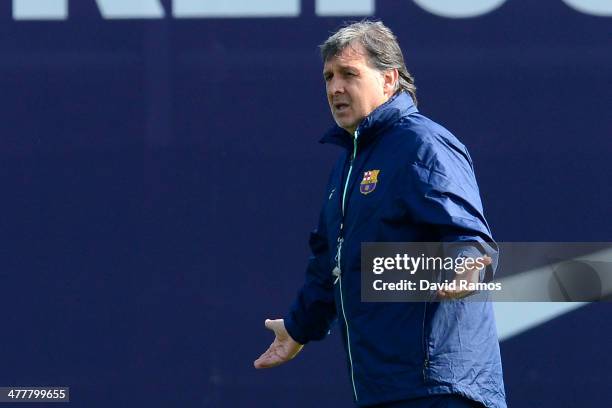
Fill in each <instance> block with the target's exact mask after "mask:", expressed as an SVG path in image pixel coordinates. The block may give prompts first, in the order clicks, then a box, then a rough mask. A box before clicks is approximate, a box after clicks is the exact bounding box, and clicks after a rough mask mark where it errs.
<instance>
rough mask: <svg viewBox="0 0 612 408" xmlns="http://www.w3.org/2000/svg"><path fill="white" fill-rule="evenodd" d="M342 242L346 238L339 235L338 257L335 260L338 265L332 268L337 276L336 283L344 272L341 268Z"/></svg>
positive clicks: (333, 273)
mask: <svg viewBox="0 0 612 408" xmlns="http://www.w3.org/2000/svg"><path fill="white" fill-rule="evenodd" d="M341 228H342V227H341ZM342 242H344V238H342V237H341V236H339V237H338V248H337V250H336V257H335V258H334V260H335V261H336V266H335V267H334V269H333V270H332V275H334V276H335V277H336V280H334V285H335V284H336V283H338V280H339V279H340V274H342V270H341V269H340V256H341V253H340V251H342Z"/></svg>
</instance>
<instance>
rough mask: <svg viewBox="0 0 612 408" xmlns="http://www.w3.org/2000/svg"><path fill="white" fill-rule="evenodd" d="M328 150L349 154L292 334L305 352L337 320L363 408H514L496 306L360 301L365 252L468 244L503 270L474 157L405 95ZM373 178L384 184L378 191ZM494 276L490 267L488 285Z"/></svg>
mask: <svg viewBox="0 0 612 408" xmlns="http://www.w3.org/2000/svg"><path fill="white" fill-rule="evenodd" d="M322 142H323V143H334V144H337V145H340V146H342V147H345V148H346V152H345V153H344V154H343V155H342V156H341V157H340V160H339V161H338V163H337V164H336V166H335V167H334V169H333V171H332V173H331V176H330V179H329V183H328V187H327V191H326V194H325V202H324V204H323V209H322V211H321V215H320V220H319V225H318V228H317V230H315V231H314V232H313V233H312V234H311V238H310V246H311V249H312V253H313V256H312V257H311V258H310V260H309V263H308V268H307V272H306V282H305V284H304V286H303V287H302V288H301V290H300V291H299V293H298V296H297V299H296V301H295V303H294V304H293V306H292V307H291V310H290V312H289V314H288V315H287V316H286V317H285V325H286V327H287V330H288V332H289V334H290V335H291V336H292V337H293V338H294V339H295V340H296V341H298V342H300V343H302V344H305V343H307V342H308V341H311V340H320V339H322V338H323V337H325V336H326V334H327V333H328V332H329V329H330V326H331V325H332V323H333V322H334V321H335V320H336V319H337V320H338V323H339V326H340V330H341V332H342V336H343V343H344V347H345V350H346V352H347V363H348V369H349V375H350V380H351V385H352V389H353V393H354V395H353V396H354V399H355V401H356V402H357V404H358V405H359V406H367V405H370V404H376V403H382V402H386V401H394V400H402V399H410V398H418V397H423V396H427V395H434V394H448V393H457V394H461V395H464V396H466V397H468V398H470V399H472V400H475V401H479V402H481V403H483V404H484V405H485V406H487V407H495V408H505V407H506V402H505V393H504V385H503V378H502V367H501V360H500V354H499V343H498V340H497V332H496V328H495V320H494V316H493V311H492V307H491V304H490V302H470V301H465V300H453V301H445V302H421V303H417V302H413V303H382V302H380V303H366V302H361V300H360V295H361V286H360V285H361V275H360V251H361V243H362V242H470V244H469V245H468V244H466V250H471V249H467V248H470V247H471V248H472V249H473V247H474V246H475V247H480V248H482V252H487V253H488V254H489V255H491V254H492V255H493V257H494V259H496V248H497V246H496V244H495V243H494V241H493V239H492V237H491V232H490V230H489V227H488V225H487V222H486V220H485V218H484V215H483V209H482V204H481V201H480V195H479V192H478V186H477V184H476V179H475V177H474V171H473V166H472V160H471V158H470V156H469V154H468V152H467V150H466V148H465V146H463V145H462V144H461V143H460V142H459V141H458V140H457V139H456V138H455V137H454V136H453V135H452V134H451V133H450V132H449V131H448V130H446V129H444V128H443V127H442V126H440V125H438V124H436V123H434V122H433V121H431V120H430V119H427V118H426V117H424V116H423V115H421V114H419V113H418V111H417V108H416V107H415V105H414V103H413V102H412V98H411V97H410V96H409V95H408V94H406V93H404V92H400V93H399V94H397V95H396V96H394V97H393V98H391V99H390V100H389V101H387V102H386V103H385V104H383V105H382V106H380V107H378V108H377V109H376V110H375V111H373V112H372V113H371V114H370V115H369V116H368V117H367V118H366V119H364V120H363V121H362V123H361V124H360V126H359V127H358V129H357V130H356V132H355V135H350V134H349V133H348V132H346V131H345V130H343V129H341V128H339V127H335V128H334V129H332V130H331V131H330V132H328V133H327V134H326V135H325V137H324V138H323V139H322ZM373 170H378V172H375V171H373ZM366 172H369V173H366ZM364 178H370V179H372V178H375V179H377V180H376V185H375V186H374V189H372V185H369V186H368V185H362V184H363V183H362V181H363V179H364ZM491 251H493V253H492V252H491ZM337 258H340V261H339V264H340V265H337V264H338V260H337ZM494 264H495V263H494ZM336 266H339V267H340V270H341V274H340V278H339V279H336V278H335V276H334V275H333V274H332V271H333V270H334V268H335V267H336ZM494 270H495V265H493V266H491V267H488V269H487V271H486V272H487V274H486V278H485V279H487V280H488V279H490V278H491V277H492V273H493V271H494Z"/></svg>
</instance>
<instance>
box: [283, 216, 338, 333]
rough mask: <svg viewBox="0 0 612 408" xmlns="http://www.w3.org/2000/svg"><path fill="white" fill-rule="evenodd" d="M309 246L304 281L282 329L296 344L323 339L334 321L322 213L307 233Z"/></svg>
mask: <svg viewBox="0 0 612 408" xmlns="http://www.w3.org/2000/svg"><path fill="white" fill-rule="evenodd" d="M309 246H310V249H311V251H312V256H311V257H310V258H309V260H308V266H307V268H306V281H305V282H304V285H303V286H302V288H301V289H300V290H299V292H298V294H297V298H296V300H295V301H294V303H293V305H292V306H291V309H290V311H289V313H288V315H287V316H285V328H286V329H287V331H288V332H289V334H290V335H291V337H292V338H293V339H294V340H295V341H297V342H298V343H300V344H306V343H308V342H309V341H311V340H321V339H323V338H324V337H325V336H326V335H327V334H328V333H329V330H330V326H331V325H332V324H333V322H334V320H335V319H336V305H335V300H334V283H333V275H332V273H331V267H330V266H331V259H330V256H331V255H330V248H329V245H328V242H327V232H326V228H325V219H324V215H323V210H322V211H321V215H320V217H319V226H318V228H317V229H316V230H315V231H313V232H312V233H311V234H310V240H309ZM334 249H335V248H334ZM334 249H331V250H332V251H333V250H334Z"/></svg>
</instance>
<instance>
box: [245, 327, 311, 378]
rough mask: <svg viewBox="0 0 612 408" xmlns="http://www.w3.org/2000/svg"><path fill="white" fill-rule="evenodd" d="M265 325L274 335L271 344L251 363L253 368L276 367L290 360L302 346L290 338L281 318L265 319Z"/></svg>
mask: <svg viewBox="0 0 612 408" xmlns="http://www.w3.org/2000/svg"><path fill="white" fill-rule="evenodd" d="M265 325H266V328H268V329H270V330H272V331H273V332H274V335H275V336H276V337H275V338H274V341H273V342H272V344H270V347H268V349H267V350H266V351H265V352H264V353H263V354H262V355H261V356H259V358H258V359H257V360H255V362H254V363H253V365H254V366H255V368H272V367H276V366H277V365H280V364H283V363H285V362H287V361H289V360H291V359H292V358H293V357H295V356H296V355H297V353H299V352H300V350H302V347H304V346H303V345H302V344H300V343H298V342H296V341H295V340H293V339H292V338H291V336H290V335H289V333H288V332H287V329H285V321H284V320H283V319H276V320H270V319H266V323H265Z"/></svg>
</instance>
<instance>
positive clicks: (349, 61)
mask: <svg viewBox="0 0 612 408" xmlns="http://www.w3.org/2000/svg"><path fill="white" fill-rule="evenodd" d="M367 58H368V57H367V53H366V51H365V50H364V49H363V47H362V46H361V45H359V44H357V45H349V46H348V47H346V48H345V49H344V50H343V51H342V52H341V53H340V54H339V55H336V56H333V57H331V58H329V59H328V60H327V61H325V64H324V66H323V78H324V79H325V89H326V91H327V101H328V103H329V107H330V109H331V112H332V115H333V116H334V120H335V121H336V123H337V124H338V126H340V127H341V128H343V129H345V130H346V131H348V132H350V133H351V134H352V133H354V132H355V129H357V126H359V123H360V122H361V121H362V120H363V119H364V118H365V117H366V116H368V115H369V114H370V112H372V111H373V110H374V109H376V108H377V107H378V106H380V105H382V104H383V103H384V102H386V101H387V99H389V97H390V96H391V95H392V93H393V89H392V85H393V84H389V78H387V76H388V75H386V74H383V73H381V72H380V71H378V70H376V69H374V68H372V67H371V66H370V65H369V64H368V61H367ZM392 75H393V74H392ZM395 75H397V74H395ZM391 80H392V79H391Z"/></svg>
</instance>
